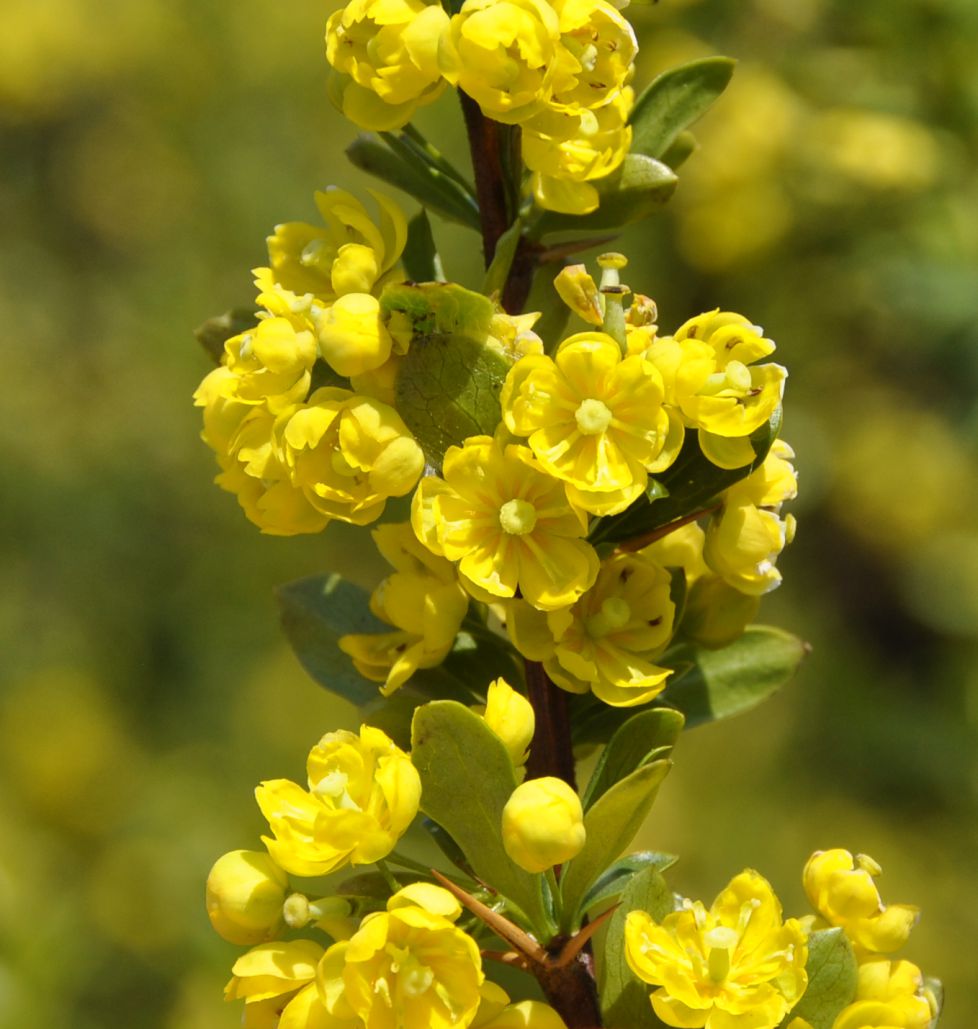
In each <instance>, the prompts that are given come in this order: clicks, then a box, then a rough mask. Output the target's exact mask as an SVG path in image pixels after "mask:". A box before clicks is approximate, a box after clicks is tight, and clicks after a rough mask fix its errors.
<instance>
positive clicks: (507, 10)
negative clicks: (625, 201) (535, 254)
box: [326, 0, 638, 214]
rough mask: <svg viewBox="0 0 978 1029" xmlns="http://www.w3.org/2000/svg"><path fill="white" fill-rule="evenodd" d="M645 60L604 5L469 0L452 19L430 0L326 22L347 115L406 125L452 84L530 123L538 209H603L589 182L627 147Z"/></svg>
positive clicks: (366, 2) (337, 89) (360, 7)
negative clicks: (634, 82)
mask: <svg viewBox="0 0 978 1029" xmlns="http://www.w3.org/2000/svg"><path fill="white" fill-rule="evenodd" d="M637 53H638V45H637V43H636V40H635V33H634V31H633V30H632V27H631V25H630V24H629V22H628V21H627V19H626V18H625V17H624V16H623V15H622V14H621V13H620V12H619V11H618V9H617V8H616V7H615V6H613V5H612V4H611V3H608V2H607V0H554V2H548V0H465V2H464V3H463V4H462V6H461V8H460V9H459V11H458V13H457V14H453V15H452V16H451V17H449V15H448V14H447V13H446V12H445V10H444V9H443V8H442V7H441V6H440V5H439V4H425V3H424V2H423V0H350V3H348V4H347V5H346V7H344V8H342V9H341V10H339V11H336V12H335V13H334V14H332V15H331V16H330V18H329V21H328V22H327V26H326V57H327V59H328V61H329V63H330V65H331V66H332V69H333V70H332V73H331V78H330V95H331V97H332V99H333V102H334V103H335V104H336V106H337V107H338V108H339V109H340V110H341V111H342V112H343V114H344V115H345V116H346V117H347V118H349V119H350V120H351V121H353V122H354V123H355V124H357V125H359V126H361V127H362V128H366V129H373V130H377V131H380V130H389V129H394V128H398V127H400V126H402V125H404V124H406V123H407V122H408V121H410V119H411V118H412V117H413V115H414V112H415V111H416V110H417V109H418V108H419V107H421V106H423V105H425V104H428V103H430V102H431V101H432V100H434V99H435V98H436V97H437V96H438V95H439V93H440V92H441V91H442V89H443V88H444V86H445V84H446V83H449V84H451V85H452V86H453V87H456V88H458V89H460V90H462V91H463V92H464V93H466V94H467V95H468V96H469V97H471V98H472V99H473V100H474V101H475V102H476V103H478V105H479V107H480V108H481V109H482V112H483V113H484V114H485V116H486V117H488V118H491V119H493V120H495V121H498V122H504V123H506V124H511V125H512V124H518V125H521V126H522V127H523V159H524V161H525V163H526V166H527V167H528V168H529V170H530V171H531V173H532V177H531V182H530V188H531V190H532V192H533V195H534V197H535V199H536V201H537V203H538V204H539V205H540V206H541V207H544V208H547V209H550V210H555V211H566V212H571V213H575V214H584V213H586V212H588V211H592V210H594V209H595V208H596V207H597V206H598V193H597V190H596V189H595V187H594V186H593V185H592V184H591V183H592V182H593V180H595V179H600V178H603V177H604V176H606V175H608V174H610V173H611V172H612V171H614V170H615V169H616V168H617V167H618V166H619V165H620V164H621V162H622V161H623V160H624V158H625V154H626V153H627V152H628V148H629V144H630V143H631V136H632V131H631V128H630V127H629V126H628V115H629V112H630V110H631V106H632V101H633V94H632V91H631V90H630V89H629V88H628V83H629V81H630V79H631V77H632V74H633V71H634V60H635V56H636V54H637Z"/></svg>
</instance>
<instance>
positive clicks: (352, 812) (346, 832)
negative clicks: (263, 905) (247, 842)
mask: <svg viewBox="0 0 978 1029" xmlns="http://www.w3.org/2000/svg"><path fill="white" fill-rule="evenodd" d="M306 769H307V772H308V776H309V790H308V791H307V790H304V789H303V788H302V787H301V786H299V785H297V784H296V783H294V782H290V781H289V780H288V779H273V780H270V781H268V782H263V783H262V784H261V785H260V786H259V787H258V789H257V790H256V791H255V798H256V799H257V801H258V806H259V807H260V808H261V811H262V814H263V815H264V816H265V818H267V819H268V824H269V826H270V828H271V830H272V834H273V837H274V838H270V837H267V836H263V837H262V842H263V843H264V844H265V846H266V847H267V848H268V852H269V854H271V855H272V857H273V858H274V860H275V861H276V862H277V863H278V864H279V865H280V866H281V867H282V868H284V869H285V870H286V871H288V872H292V873H293V874H294V875H307V876H313V875H326V874H327V873H328V872H332V871H333V870H334V869H337V868H340V867H342V866H343V865H345V864H347V863H352V864H355V865H363V864H370V863H371V862H374V861H378V860H379V859H380V858H383V857H386V856H387V855H388V854H389V853H390V852H391V851H392V850H393V849H394V846H395V844H396V843H397V841H398V840H399V839H400V837H401V836H402V835H403V834H404V832H405V831H406V830H407V827H408V826H409V825H410V824H411V822H412V821H413V819H414V816H415V815H416V814H417V811H418V804H419V803H420V800H421V780H420V779H419V777H418V773H417V771H415V768H414V765H413V764H411V759H410V757H408V755H407V754H405V753H404V751H402V750H401V749H400V748H399V747H397V746H395V744H394V743H393V742H392V741H391V740H390V739H389V738H388V737H387V735H386V734H385V733H383V732H381V730H380V729H375V728H373V727H372V726H368V725H364V726H361V727H360V733H359V735H357V734H356V733H352V732H347V731H346V730H340V731H338V732H331V733H327V734H326V735H325V736H324V737H323V738H322V739H321V740H320V741H319V743H317V744H316V746H315V747H313V748H312V750H311V751H310V752H309V758H308V761H307V763H306Z"/></svg>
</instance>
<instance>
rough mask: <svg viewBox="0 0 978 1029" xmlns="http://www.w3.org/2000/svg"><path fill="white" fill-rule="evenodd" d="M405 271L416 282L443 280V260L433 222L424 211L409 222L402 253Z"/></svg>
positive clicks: (419, 212)
mask: <svg viewBox="0 0 978 1029" xmlns="http://www.w3.org/2000/svg"><path fill="white" fill-rule="evenodd" d="M401 261H402V262H403V264H404V272H405V274H406V275H407V277H408V278H409V279H411V280H413V281H414V282H443V281H444V279H445V276H444V274H443V272H442V267H441V260H440V259H439V257H438V249H437V247H436V246H435V238H434V236H433V235H432V234H431V222H430V221H429V220H428V215H427V214H426V213H425V212H424V211H423V210H421V211H418V213H417V214H416V215H415V216H414V217H413V218H412V219H411V220H410V221H409V222H408V235H407V243H405V245H404V253H403V254H402V255H401Z"/></svg>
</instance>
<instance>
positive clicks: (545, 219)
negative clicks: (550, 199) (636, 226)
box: [534, 153, 678, 236]
mask: <svg viewBox="0 0 978 1029" xmlns="http://www.w3.org/2000/svg"><path fill="white" fill-rule="evenodd" d="M677 181H678V180H677V179H676V176H675V173H674V172H673V171H672V169H671V168H669V167H667V166H666V165H664V164H663V163H662V162H661V161H656V160H654V159H653V158H651V157H647V156H646V155H644V154H636V153H632V154H627V155H626V157H625V160H624V161H623V162H622V164H621V167H620V168H618V169H617V171H614V172H612V173H611V174H610V175H608V176H606V177H605V178H603V179H598V180H597V181H596V182H595V183H594V185H595V186H596V187H597V190H598V193H599V194H600V197H601V204H600V206H599V207H598V209H597V210H596V211H592V212H591V213H590V214H583V215H575V214H559V213H558V212H556V211H547V212H546V213H545V214H543V215H542V216H541V217H540V219H539V221H537V223H536V226H535V228H534V235H536V236H542V235H545V234H546V233H548V232H564V231H573V232H597V231H605V230H608V229H612V230H614V229H620V228H621V227H622V226H624V225H630V224H631V223H632V222H637V221H641V220H642V219H643V218H647V217H648V216H649V215H650V214H652V213H653V211H655V210H657V209H658V208H659V207H660V206H661V205H662V204H664V203H665V202H666V201H667V200H668V199H669V197H670V196H672V192H673V190H674V189H675V188H676V182H677Z"/></svg>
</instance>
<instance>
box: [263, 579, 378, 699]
mask: <svg viewBox="0 0 978 1029" xmlns="http://www.w3.org/2000/svg"><path fill="white" fill-rule="evenodd" d="M276 596H277V597H278V602H279V606H280V611H281V618H282V628H283V629H284V630H285V636H286V638H287V639H288V641H289V643H290V644H291V645H292V649H293V650H294V651H295V654H296V657H298V659H299V662H300V664H301V665H302V667H303V668H304V669H305V670H306V671H307V672H308V673H309V674H310V675H311V676H312V677H313V679H315V680H316V682H318V683H319V685H320V686H325V687H326V689H328V690H329V691H330V692H332V693H336V694H339V696H341V697H343V698H345V699H346V700H349V701H350V702H351V703H353V704H357V705H361V704H367V703H369V702H370V701H372V700H375V699H376V698H377V688H378V687H377V683H375V682H370V681H368V680H367V679H364V677H363V676H362V675H360V673H359V672H358V671H357V670H356V668H354V667H353V662H352V661H351V660H350V658H349V656H348V655H346V654H344V653H343V651H342V650H340V648H339V645H338V642H337V641H338V640H339V638H340V636H345V635H347V634H348V633H364V632H390V626H389V625H385V624H384V623H383V622H381V621H380V620H379V619H377V618H375V617H374V615H373V614H372V613H371V611H370V607H369V603H368V595H367V593H366V591H365V590H362V589H360V588H359V587H358V586H353V585H351V584H350V583H348V582H345V581H344V580H343V579H341V578H340V577H339V576H338V575H329V576H325V575H314V576H311V577H310V578H308V579H299V580H297V581H296V582H290V583H287V584H286V585H285V586H280V587H279V588H278V589H277V590H276Z"/></svg>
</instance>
